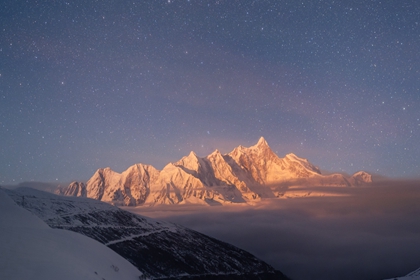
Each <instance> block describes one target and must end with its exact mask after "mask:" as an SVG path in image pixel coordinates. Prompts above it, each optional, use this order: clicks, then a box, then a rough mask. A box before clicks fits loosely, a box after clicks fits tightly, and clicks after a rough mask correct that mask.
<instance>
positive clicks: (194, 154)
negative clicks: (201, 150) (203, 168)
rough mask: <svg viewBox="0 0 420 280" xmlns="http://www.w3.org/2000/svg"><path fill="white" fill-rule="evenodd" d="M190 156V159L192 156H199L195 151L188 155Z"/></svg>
mask: <svg viewBox="0 0 420 280" xmlns="http://www.w3.org/2000/svg"><path fill="white" fill-rule="evenodd" d="M188 156H189V157H191V156H194V157H197V154H196V153H195V152H194V151H191V152H190V153H189V154H188Z"/></svg>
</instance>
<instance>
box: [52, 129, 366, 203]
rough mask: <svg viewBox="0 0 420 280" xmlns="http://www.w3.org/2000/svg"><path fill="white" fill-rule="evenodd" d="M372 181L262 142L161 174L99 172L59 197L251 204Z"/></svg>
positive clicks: (192, 158) (148, 170)
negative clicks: (323, 171)
mask: <svg viewBox="0 0 420 280" xmlns="http://www.w3.org/2000/svg"><path fill="white" fill-rule="evenodd" d="M371 182H372V176H371V175H370V174H368V173H366V172H364V171H359V172H357V173H355V174H354V175H353V176H344V175H342V174H329V175H322V174H321V171H320V170H319V168H317V167H316V166H314V165H313V164H311V163H310V162H309V161H308V160H306V159H303V158H299V157H298V156H296V155H294V154H288V155H286V156H285V157H284V158H279V157H278V156H277V155H276V154H275V153H274V152H273V151H272V150H271V148H270V147H269V145H268V144H267V142H266V141H265V139H264V138H263V137H261V138H260V140H259V141H258V143H257V144H255V145H254V146H251V147H249V148H245V147H243V146H239V147H237V148H235V149H234V150H233V151H232V152H230V153H228V154H224V155H222V154H221V153H220V152H219V150H215V151H214V152H213V153H211V154H210V155H208V156H207V157H203V158H201V157H198V156H197V155H196V154H195V153H194V152H191V153H190V154H189V155H188V156H185V157H183V158H182V159H181V160H179V161H177V162H174V163H169V164H168V165H166V166H165V167H164V168H163V169H162V170H157V169H156V168H154V167H153V166H150V165H145V164H135V165H133V166H131V167H129V168H128V169H127V170H126V171H124V172H122V173H117V172H115V171H113V170H111V169H110V168H104V169H98V170H97V171H96V173H95V174H94V175H93V176H92V178H91V179H90V180H89V181H88V182H87V183H86V184H84V183H81V182H73V183H71V184H70V185H69V186H68V187H66V188H62V189H58V190H57V193H59V194H63V195H67V196H82V197H90V198H93V199H97V200H102V201H106V202H110V203H113V204H116V205H129V206H136V205H149V206H153V205H159V204H186V203H187V204H204V205H223V204H232V203H235V204H241V203H242V204H247V203H254V202H258V201H261V200H262V199H265V198H287V197H299V196H308V195H312V196H313V195H316V196H320V195H321V196H324V195H332V194H331V193H330V192H328V191H327V190H324V191H320V190H319V189H315V188H312V189H309V190H303V191H302V190H301V188H307V187H355V186H360V185H363V184H368V183H371Z"/></svg>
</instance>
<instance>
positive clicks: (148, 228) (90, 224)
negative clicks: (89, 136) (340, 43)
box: [0, 188, 287, 280]
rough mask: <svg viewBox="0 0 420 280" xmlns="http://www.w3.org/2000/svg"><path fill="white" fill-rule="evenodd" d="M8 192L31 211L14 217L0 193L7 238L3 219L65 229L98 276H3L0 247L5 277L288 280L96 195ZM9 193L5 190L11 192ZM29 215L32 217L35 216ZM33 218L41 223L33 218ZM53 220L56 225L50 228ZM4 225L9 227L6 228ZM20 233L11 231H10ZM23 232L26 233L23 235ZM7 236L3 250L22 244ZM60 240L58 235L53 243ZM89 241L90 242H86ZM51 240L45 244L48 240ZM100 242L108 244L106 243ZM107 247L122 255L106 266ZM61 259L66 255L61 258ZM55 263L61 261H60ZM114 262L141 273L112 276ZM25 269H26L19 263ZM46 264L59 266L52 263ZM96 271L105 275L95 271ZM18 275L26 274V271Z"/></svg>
mask: <svg viewBox="0 0 420 280" xmlns="http://www.w3.org/2000/svg"><path fill="white" fill-rule="evenodd" d="M0 192H1V190H0ZM6 193H7V195H8V196H9V197H8V201H9V204H13V205H14V209H15V210H16V211H20V212H24V213H26V216H25V217H23V216H22V217H21V216H19V217H15V216H16V215H15V216H13V217H11V218H8V217H7V215H5V214H7V213H8V211H9V210H8V209H9V208H10V207H9V206H8V205H6V204H5V203H3V197H2V193H0V222H1V223H0V229H1V231H0V237H4V236H5V234H4V232H5V231H6V232H8V230H9V228H10V225H9V223H5V222H3V221H14V223H15V224H18V225H20V227H21V229H19V232H25V236H26V237H25V238H29V237H30V236H31V235H32V234H33V233H35V234H37V231H35V232H34V231H33V230H32V228H35V227H40V230H43V231H45V230H46V231H48V232H52V231H54V232H65V233H64V234H65V236H66V237H68V238H69V240H60V242H64V243H65V244H68V246H72V247H73V248H77V250H78V252H79V253H80V254H85V256H84V257H80V261H86V264H84V265H83V266H82V268H83V269H82V271H83V272H85V270H86V269H87V268H89V269H91V268H92V271H91V274H92V276H94V277H98V278H93V277H92V278H90V277H83V276H80V275H78V276H80V277H73V278H71V277H70V278H62V277H59V276H57V277H55V278H52V277H46V278H45V277H44V278H43V277H40V278H33V277H20V278H19V277H17V278H13V277H12V278H8V277H1V276H3V274H2V273H3V269H2V267H1V266H2V264H4V263H6V264H7V263H8V261H9V259H10V256H8V255H5V254H3V252H6V251H3V250H0V252H2V254H0V260H3V262H0V279H103V278H104V279H133V280H134V279H183V278H182V277H184V276H185V279H218V277H217V275H221V276H223V277H220V278H221V279H250V280H251V279H287V277H284V275H283V274H282V273H281V272H279V271H277V270H275V269H274V268H273V267H271V266H270V265H268V264H267V263H265V262H263V261H261V260H259V259H258V258H256V257H255V256H253V255H251V254H250V253H248V252H246V251H243V250H241V249H239V248H237V247H234V246H232V245H230V244H227V243H224V242H221V241H218V240H216V239H213V238H210V237H208V236H206V235H203V234H201V233H198V232H196V231H193V230H190V229H187V228H185V227H182V226H179V225H176V224H173V223H168V222H164V221H158V220H154V219H150V218H147V217H144V216H140V215H136V214H133V213H130V212H127V211H124V210H121V209H119V208H117V207H115V206H112V205H110V204H107V203H104V202H100V201H97V200H93V199H87V198H81V197H65V196H58V195H54V194H51V193H44V192H41V191H37V190H33V189H29V188H19V189H16V190H6ZM7 195H6V194H4V196H5V197H7ZM10 198H11V199H10ZM12 199H13V200H14V202H13V201H12ZM18 205H19V206H21V207H19V206H18ZM23 208H24V209H23ZM25 209H26V210H28V211H29V212H28V211H26V210H25ZM15 210H14V211H15ZM27 216H30V219H28V218H27ZM4 217H6V218H4ZM28 220H30V221H32V220H33V221H35V222H33V223H30V222H28ZM32 224H33V225H32ZM47 225H48V226H50V227H52V228H54V229H55V230H53V229H51V228H49V227H48V226H47ZM3 227H4V228H5V231H3ZM15 232H16V231H13V232H11V233H10V235H12V234H13V233H15ZM74 232H77V233H80V234H81V235H80V234H75V233H74ZM82 235H84V236H82ZM49 236H50V235H49ZM72 236H80V237H79V239H80V238H82V237H83V238H84V239H86V240H90V241H89V242H93V243H95V244H96V245H95V246H96V247H98V246H99V247H103V249H102V250H99V249H98V248H96V247H92V246H90V245H89V246H88V245H86V247H85V248H80V245H79V244H78V243H76V242H79V239H77V238H73V237H72ZM85 236H87V237H90V238H91V239H89V238H86V237H85ZM5 237H6V238H8V239H6V240H9V239H11V238H12V237H11V236H9V235H7V236H5ZM18 237H19V238H20V237H22V236H21V235H18ZM93 239H94V240H96V241H94V240H93ZM4 240H5V239H2V244H0V249H3V247H5V246H6V249H8V250H9V249H10V248H9V247H10V246H16V248H18V247H19V248H20V246H18V244H16V242H17V241H16V242H15V243H14V245H10V246H9V245H4V244H3V242H4ZM29 240H31V239H29ZM46 240H47V239H46ZM54 240H55V239H52V242H53V245H54V242H55V241H54ZM73 240H74V242H75V244H73V245H72V244H71V242H72V241H73ZM89 242H88V241H85V242H84V243H82V244H87V243H89ZM45 243H46V242H44V243H40V244H41V245H45ZM99 243H102V245H101V244H99ZM24 244H25V246H29V245H27V244H26V243H24ZM8 246H9V247H8ZM46 246H48V244H47V245H46ZM66 246H67V245H66ZM107 247H108V248H107ZM31 248H32V247H28V250H29V249H30V250H32V249H31ZM57 248H58V251H57V250H54V251H51V252H48V254H50V255H51V256H50V258H52V257H54V256H56V255H57V254H58V255H59V254H63V255H66V254H67V252H68V251H67V250H68V248H67V247H65V248H63V251H61V250H60V249H61V248H62V247H60V246H59V247H56V249H57ZM110 249H112V250H113V251H114V252H116V253H118V254H119V255H120V256H122V257H123V258H125V259H126V260H128V261H129V262H130V263H131V264H132V265H134V267H133V266H132V265H131V270H130V269H129V268H127V265H129V266H130V264H129V263H128V262H127V261H125V260H123V259H122V258H121V257H120V256H118V255H116V254H115V253H114V252H112V251H111V250H110ZM85 250H92V252H85ZM107 251H110V252H111V253H113V255H116V256H117V257H119V260H118V259H116V260H115V261H113V259H112V262H109V260H106V261H107V262H105V261H104V266H105V267H104V268H103V269H99V268H98V269H96V267H97V266H96V264H97V263H98V262H101V263H102V261H103V259H104V257H107V256H108V255H109V254H108V255H107V254H105V253H104V254H103V256H101V257H95V255H93V254H94V252H99V253H100V252H107ZM43 252H44V251H43ZM72 252H73V251H71V252H70V253H69V256H68V257H69V258H70V259H71V258H72V257H73V255H72ZM27 253H28V252H27ZM31 253H32V252H31ZM87 257H90V258H96V259H97V260H92V261H87V260H86V258H87ZM16 258H17V259H13V260H14V261H16V263H17V264H16V265H18V263H19V258H24V252H21V253H20V254H19V255H18V256H16ZM57 260H58V261H61V260H60V258H57ZM31 261H32V262H33V263H35V264H36V263H37V262H36V261H35V260H34V259H31ZM80 261H79V260H77V261H74V263H73V262H72V263H71V264H66V265H67V266H68V268H67V270H71V269H74V270H76V271H77V270H78V269H80V268H78V265H80V263H79V262H80ZM108 262H109V265H108ZM52 263H53V264H55V263H56V262H52ZM124 263H126V265H124ZM16 265H15V266H14V269H15V270H16V269H17V268H16ZM112 265H115V266H116V267H118V268H119V270H120V271H122V270H124V272H125V273H127V271H128V272H130V273H131V271H134V272H135V276H134V277H131V278H128V277H125V276H124V275H125V274H124V273H121V272H120V273H119V274H118V273H115V271H114V272H113V273H114V274H115V275H114V274H112V273H111V275H109V274H110V272H112V271H113V269H114V270H115V268H114V267H112ZM33 266H34V265H32V266H31V269H35V268H32V267H33ZM75 266H76V267H75ZM108 266H109V267H108ZM42 268H44V267H42ZM94 268H95V269H96V270H94ZM19 269H22V268H21V267H19ZM44 269H49V270H53V269H52V268H44ZM6 271H7V274H6V275H9V274H12V271H10V270H6ZM95 271H96V272H97V273H99V274H100V276H101V277H99V276H98V275H97V274H94V272H95ZM105 273H107V274H105ZM18 275H19V276H24V275H23V274H18ZM70 275H72V276H74V273H73V274H72V273H70ZM103 275H105V276H106V277H104V276H103ZM140 276H141V277H140ZM187 276H188V277H187Z"/></svg>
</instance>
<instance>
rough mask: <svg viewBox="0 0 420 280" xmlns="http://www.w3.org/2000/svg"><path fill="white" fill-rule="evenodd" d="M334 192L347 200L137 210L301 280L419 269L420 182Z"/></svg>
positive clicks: (385, 275) (371, 276)
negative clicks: (230, 246) (223, 243)
mask: <svg viewBox="0 0 420 280" xmlns="http://www.w3.org/2000/svg"><path fill="white" fill-rule="evenodd" d="M312 189H313V188H312ZM330 192H336V193H337V194H346V196H335V197H309V198H297V199H283V200H275V199H274V200H266V201H263V202H261V203H260V204H259V205H257V206H252V207H251V206H245V207H244V206H232V207H226V206H223V207H204V206H188V205H184V206H179V205H178V206H176V207H157V208H156V207H155V208H131V211H136V212H137V213H139V214H142V215H145V216H150V217H156V218H160V219H165V220H168V221H172V222H175V223H178V224H182V225H184V226H186V227H189V228H192V229H195V230H197V231H200V232H202V233H205V234H207V235H210V236H213V237H215V238H218V239H220V240H223V241H226V242H229V243H231V244H233V245H236V246H238V247H240V248H243V249H245V250H248V251H249V252H251V253H253V254H255V255H256V256H258V257H260V258H261V259H263V260H265V261H266V262H268V263H269V264H271V265H273V266H274V267H275V268H277V269H279V270H281V271H282V272H283V273H285V274H286V275H288V276H289V277H291V278H292V279H295V280H310V279H342V280H345V279H359V280H360V279H385V278H391V277H395V276H402V275H405V274H407V273H409V272H410V271H412V270H414V269H416V268H418V267H420V223H419V222H418V221H419V220H418V219H419V218H418V217H420V203H419V201H420V180H399V181H397V180H393V181H391V180H385V181H382V182H379V183H375V184H373V185H371V186H368V187H363V188H330ZM127 209H129V210H130V208H127Z"/></svg>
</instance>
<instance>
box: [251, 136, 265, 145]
mask: <svg viewBox="0 0 420 280" xmlns="http://www.w3.org/2000/svg"><path fill="white" fill-rule="evenodd" d="M254 147H268V143H267V141H266V140H265V139H264V137H262V136H261V137H260V139H259V140H258V142H257V144H256V145H255V146H254Z"/></svg>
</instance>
